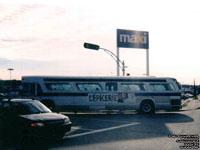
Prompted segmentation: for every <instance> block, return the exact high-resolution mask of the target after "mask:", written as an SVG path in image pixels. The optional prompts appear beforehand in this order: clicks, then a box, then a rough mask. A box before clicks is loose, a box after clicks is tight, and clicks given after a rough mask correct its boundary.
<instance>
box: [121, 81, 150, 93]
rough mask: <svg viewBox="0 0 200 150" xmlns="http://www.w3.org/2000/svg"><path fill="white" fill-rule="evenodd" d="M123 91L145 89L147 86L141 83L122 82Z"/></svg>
mask: <svg viewBox="0 0 200 150" xmlns="http://www.w3.org/2000/svg"><path fill="white" fill-rule="evenodd" d="M121 88H122V90H123V91H145V90H146V89H147V88H146V87H145V85H144V84H142V83H122V84H121Z"/></svg>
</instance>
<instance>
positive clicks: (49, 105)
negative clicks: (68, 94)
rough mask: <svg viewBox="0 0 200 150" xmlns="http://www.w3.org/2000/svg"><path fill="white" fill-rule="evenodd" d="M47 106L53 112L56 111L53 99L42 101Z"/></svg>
mask: <svg viewBox="0 0 200 150" xmlns="http://www.w3.org/2000/svg"><path fill="white" fill-rule="evenodd" d="M41 102H42V103H43V104H44V105H45V106H47V107H48V108H49V109H50V110H51V111H52V112H55V111H56V107H55V104H54V102H53V101H52V100H42V101H41Z"/></svg>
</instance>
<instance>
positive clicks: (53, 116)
mask: <svg viewBox="0 0 200 150" xmlns="http://www.w3.org/2000/svg"><path fill="white" fill-rule="evenodd" d="M20 117H22V118H24V119H28V120H31V121H54V120H63V119H65V118H67V117H66V116H64V115H62V114H58V113H42V114H29V115H20Z"/></svg>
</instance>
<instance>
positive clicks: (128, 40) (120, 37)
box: [117, 29, 149, 49]
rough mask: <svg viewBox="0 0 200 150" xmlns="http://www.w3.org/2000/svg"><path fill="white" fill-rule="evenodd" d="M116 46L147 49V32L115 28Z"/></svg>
mask: <svg viewBox="0 0 200 150" xmlns="http://www.w3.org/2000/svg"><path fill="white" fill-rule="evenodd" d="M117 47H124V48H143V49H149V33H148V32H144V31H132V30H121V29H117Z"/></svg>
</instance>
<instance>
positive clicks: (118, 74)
mask: <svg viewBox="0 0 200 150" xmlns="http://www.w3.org/2000/svg"><path fill="white" fill-rule="evenodd" d="M117 58H119V47H117ZM117 76H120V72H119V59H117Z"/></svg>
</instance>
